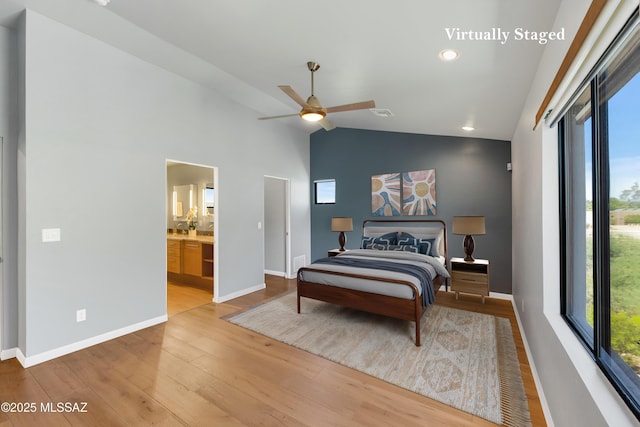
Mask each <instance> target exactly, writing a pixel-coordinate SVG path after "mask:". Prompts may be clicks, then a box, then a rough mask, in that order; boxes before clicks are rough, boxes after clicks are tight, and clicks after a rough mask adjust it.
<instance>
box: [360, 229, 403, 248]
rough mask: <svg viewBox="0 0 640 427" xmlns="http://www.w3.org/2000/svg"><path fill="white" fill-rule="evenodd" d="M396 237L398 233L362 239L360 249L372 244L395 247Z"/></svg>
mask: <svg viewBox="0 0 640 427" xmlns="http://www.w3.org/2000/svg"><path fill="white" fill-rule="evenodd" d="M397 236H398V233H396V232H393V233H387V234H385V235H382V236H380V237H367V236H365V237H363V238H362V245H361V246H360V247H361V248H362V249H367V245H370V244H372V243H378V244H381V245H395V244H396V241H397Z"/></svg>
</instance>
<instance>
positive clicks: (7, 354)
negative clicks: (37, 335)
mask: <svg viewBox="0 0 640 427" xmlns="http://www.w3.org/2000/svg"><path fill="white" fill-rule="evenodd" d="M17 354H18V347H15V348H10V349H7V350H2V351H0V360H7V359H13V358H14V357H16V356H17Z"/></svg>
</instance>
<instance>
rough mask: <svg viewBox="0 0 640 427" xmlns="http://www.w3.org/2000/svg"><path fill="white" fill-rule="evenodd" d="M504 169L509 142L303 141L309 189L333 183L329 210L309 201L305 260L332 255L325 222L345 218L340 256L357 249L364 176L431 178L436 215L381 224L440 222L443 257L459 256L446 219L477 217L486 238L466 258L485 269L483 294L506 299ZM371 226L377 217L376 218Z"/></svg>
mask: <svg viewBox="0 0 640 427" xmlns="http://www.w3.org/2000/svg"><path fill="white" fill-rule="evenodd" d="M510 161H511V144H510V142H509V141H497V140H487V139H474V138H460V137H449V136H435V135H419V134H406V133H396V132H379V131H368V130H359V129H340V128H339V129H335V130H332V131H330V132H326V131H324V130H319V131H317V132H315V133H313V134H312V135H311V186H312V188H311V191H312V193H313V181H314V180H321V179H335V180H336V203H335V205H315V204H314V201H313V194H311V257H312V260H315V259H318V258H320V257H325V256H327V250H328V249H333V248H337V247H338V233H333V232H331V217H333V216H347V217H352V218H353V226H354V231H353V232H350V233H346V235H347V245H346V247H347V249H352V248H357V247H358V246H359V244H360V239H361V237H362V232H361V231H362V230H361V227H362V222H363V221H364V220H366V219H375V218H376V217H373V216H372V214H371V176H372V175H378V174H383V173H392V172H409V171H416V170H423V169H435V170H436V202H437V215H436V216H433V217H408V216H399V217H387V218H392V219H395V218H401V219H412V218H422V219H441V220H444V221H445V222H446V223H447V232H448V246H449V257H452V256H454V257H460V256H464V251H463V249H462V239H463V237H464V236H459V235H454V234H452V233H451V223H452V219H453V216H457V215H483V216H485V220H486V231H487V233H486V235H484V236H476V237H475V242H476V249H475V252H474V257H476V258H483V259H488V260H489V261H490V263H491V285H490V286H491V291H492V292H502V293H507V294H510V293H511V172H509V171H507V167H506V166H507V163H508V162H510ZM377 218H378V219H380V218H382V217H377Z"/></svg>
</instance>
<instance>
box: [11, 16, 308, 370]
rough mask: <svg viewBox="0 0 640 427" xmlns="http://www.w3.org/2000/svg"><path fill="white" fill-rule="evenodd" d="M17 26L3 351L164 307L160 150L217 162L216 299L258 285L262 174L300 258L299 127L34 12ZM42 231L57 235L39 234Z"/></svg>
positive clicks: (114, 326) (150, 317) (109, 327)
mask: <svg viewBox="0 0 640 427" xmlns="http://www.w3.org/2000/svg"><path fill="white" fill-rule="evenodd" d="M12 31H13V30H12ZM0 34H4V33H0ZM14 34H17V37H15V38H14V39H15V40H16V42H15V45H17V52H18V58H19V59H20V60H19V63H20V64H21V65H20V67H21V68H22V69H21V71H19V72H18V76H19V80H20V85H19V86H20V89H19V90H18V93H21V95H19V96H17V99H18V101H17V108H14V107H10V110H11V112H10V113H9V115H11V114H14V113H13V112H15V111H17V112H18V114H15V115H17V116H19V118H18V119H17V120H13V119H12V122H14V123H18V124H19V125H18V126H19V128H20V130H19V132H16V133H15V135H14V137H13V138H14V142H12V143H13V144H15V146H17V147H18V153H17V155H16V151H15V149H14V151H13V154H12V155H7V156H5V160H7V159H9V158H10V157H13V160H12V161H13V162H14V164H15V163H17V165H18V166H17V180H18V184H17V190H16V191H17V193H18V194H19V196H18V197H16V198H15V199H13V200H11V201H10V202H9V203H10V206H12V208H13V209H16V210H17V212H18V216H14V217H13V218H9V219H10V221H11V222H10V223H9V224H8V227H12V228H14V229H16V230H18V237H17V240H18V243H17V244H16V247H17V250H16V252H15V253H16V254H17V256H16V258H17V260H13V262H12V265H13V266H17V267H13V268H16V269H17V271H18V278H17V283H16V282H15V281H14V282H13V283H9V284H8V288H9V289H10V290H12V293H9V294H5V295H4V300H3V308H4V310H3V313H4V317H5V319H8V320H7V323H6V325H5V328H7V329H8V333H5V334H3V335H4V336H5V340H4V341H5V342H4V348H16V347H17V350H18V351H19V352H20V353H22V354H23V355H24V356H26V358H27V359H29V358H32V357H33V358H35V359H38V357H40V356H42V357H45V358H46V355H47V354H56V351H64V349H65V348H73V347H74V346H76V345H77V343H80V344H82V343H83V342H91V341H92V339H95V338H96V337H100V336H103V335H104V334H110V333H113V332H114V331H116V332H117V331H119V330H123V329H126V328H131V327H135V325H139V324H143V323H144V322H148V321H154V320H156V319H161V318H162V316H164V315H165V314H166V223H167V221H166V206H167V205H166V204H167V200H166V198H167V191H166V160H167V159H171V160H176V161H181V162H187V163H194V164H203V165H211V166H213V167H217V168H218V182H217V183H216V187H217V190H218V201H219V206H218V207H217V210H216V221H217V222H219V234H218V235H217V236H216V244H217V245H218V247H219V259H217V260H216V261H217V262H218V263H219V266H220V274H219V277H218V278H217V284H218V287H219V288H218V289H219V294H218V295H216V297H217V298H219V299H221V300H225V299H228V298H231V297H233V296H237V295H241V294H244V293H247V292H249V291H251V290H255V289H258V288H260V287H262V286H264V265H263V263H264V253H263V251H264V249H263V248H264V244H263V234H262V230H260V229H259V228H258V223H259V222H260V221H262V220H263V209H264V203H263V200H264V197H263V191H264V185H263V177H264V176H265V175H274V176H282V177H287V178H288V179H290V182H291V198H292V203H291V206H292V209H291V234H292V248H291V250H292V254H293V255H294V256H302V255H304V256H307V257H309V256H310V241H309V236H310V231H309V230H310V226H309V198H310V194H309V142H308V135H307V134H306V133H304V132H299V131H296V130H294V129H292V128H289V127H287V126H285V125H283V124H282V123H276V122H277V121H275V120H274V121H271V122H263V121H258V120H256V118H257V117H258V116H259V113H257V112H256V111H253V110H251V109H248V108H246V107H244V106H241V105H239V104H237V103H235V102H233V101H231V100H229V99H228V98H225V97H224V96H222V95H220V94H219V93H218V92H216V91H214V90H212V89H210V88H207V87H204V86H201V85H198V84H196V83H194V82H192V81H190V80H187V79H185V78H183V77H181V76H178V75H176V74H174V73H171V72H168V71H167V70H165V69H163V68H161V67H158V66H156V65H153V64H151V63H148V62H145V61H143V60H141V59H139V58H136V57H134V56H132V55H130V54H128V53H125V52H123V51H121V50H119V49H117V48H114V47H113V46H111V45H108V44H106V43H103V42H101V41H99V40H97V39H94V38H92V37H90V36H87V35H86V34H84V33H82V32H80V31H77V30H75V29H73V28H70V27H68V26H65V25H62V24H60V23H58V22H56V21H54V20H52V19H49V18H47V17H45V16H43V15H40V14H38V13H35V12H32V11H30V10H27V11H26V14H25V16H24V17H23V19H22V24H21V27H20V28H19V29H17V30H15V33H14ZM10 37H13V36H10ZM5 39H6V37H5V36H4V35H0V40H5ZM5 44H6V43H4V44H3V45H1V46H2V50H1V53H2V55H0V57H4V56H6V55H7V51H11V49H12V47H11V46H9V47H6V46H5ZM1 61H4V59H2V60H1ZM3 63H4V62H3ZM1 79H5V76H4V74H1V75H0V80H1ZM3 85H4V83H3ZM0 87H4V86H0ZM4 90H5V91H6V89H4ZM3 95H4V93H3ZM3 110H4V108H3ZM3 110H0V113H1V114H2V115H5V112H4V111H3ZM18 135H19V137H18ZM15 141H17V142H15ZM16 157H17V158H16ZM14 170H15V169H14ZM14 182H15V181H14ZM5 202H6V201H5ZM43 228H60V230H61V241H60V242H53V243H43V242H42V239H41V233H42V229H43ZM5 279H6V278H5ZM5 282H6V280H5ZM16 290H17V291H18V292H16ZM82 308H84V309H86V310H87V320H86V321H85V322H82V323H77V322H76V319H75V315H76V310H78V309H82ZM60 349H62V350H60ZM50 352H53V353H50ZM43 355H44V356H43Z"/></svg>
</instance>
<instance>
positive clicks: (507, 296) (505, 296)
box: [489, 292, 513, 302]
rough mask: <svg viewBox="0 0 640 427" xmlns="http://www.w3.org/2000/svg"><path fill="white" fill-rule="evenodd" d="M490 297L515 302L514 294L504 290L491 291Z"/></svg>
mask: <svg viewBox="0 0 640 427" xmlns="http://www.w3.org/2000/svg"><path fill="white" fill-rule="evenodd" d="M489 298H495V299H506V300H508V301H512V302H513V295H511V294H503V293H502V292H489Z"/></svg>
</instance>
